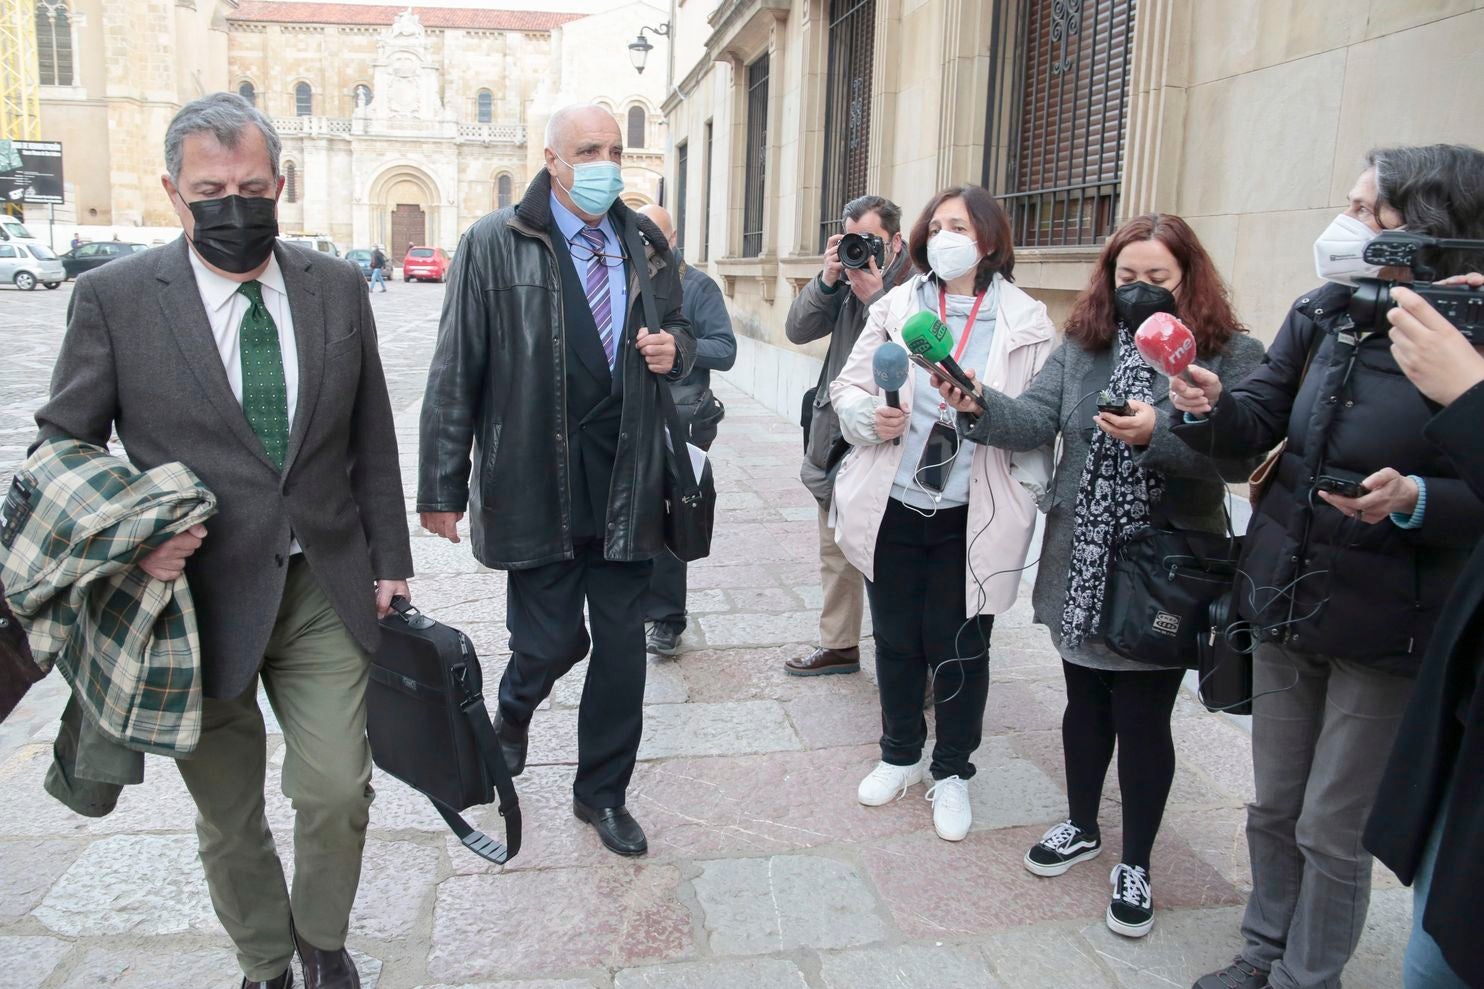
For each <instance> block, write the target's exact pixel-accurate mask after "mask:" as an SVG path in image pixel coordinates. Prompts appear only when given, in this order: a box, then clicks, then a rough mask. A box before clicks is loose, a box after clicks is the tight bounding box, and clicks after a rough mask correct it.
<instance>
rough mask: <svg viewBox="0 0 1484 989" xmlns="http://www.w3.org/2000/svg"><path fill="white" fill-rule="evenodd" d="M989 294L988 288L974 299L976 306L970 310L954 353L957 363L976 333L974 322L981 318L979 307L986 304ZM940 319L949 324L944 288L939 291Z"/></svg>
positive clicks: (946, 296)
mask: <svg viewBox="0 0 1484 989" xmlns="http://www.w3.org/2000/svg"><path fill="white" fill-rule="evenodd" d="M988 294H989V289H987V288H986V289H985V290H984V291H983V292H980V293H979V294H978V295H977V296H975V297H974V305H973V306H972V307H971V308H970V309H969V320H968V322H966V323H964V334H963V336H961V337H959V338H958V349H957V350H955V351H954V352H953V359H954V360H955V361H956V360H958V359H959V358H960V357H962V356H963V355H964V348H965V347H967V346H968V345H969V337H970V336H971V335H972V334H973V332H974V321H975V320H976V319H977V318H978V317H979V307H980V306H981V305H983V304H984V297H985V296H986V295H988ZM938 317H939V318H940V319H942V320H943V322H945V323H947V322H948V290H947V289H943V288H940V289H938Z"/></svg>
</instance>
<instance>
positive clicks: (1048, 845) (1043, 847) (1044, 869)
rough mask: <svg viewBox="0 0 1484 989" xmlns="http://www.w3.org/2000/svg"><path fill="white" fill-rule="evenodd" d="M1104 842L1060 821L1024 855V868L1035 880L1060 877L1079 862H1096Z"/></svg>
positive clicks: (1093, 835)
mask: <svg viewBox="0 0 1484 989" xmlns="http://www.w3.org/2000/svg"><path fill="white" fill-rule="evenodd" d="M1102 850H1103V842H1102V839H1100V838H1099V837H1098V836H1097V835H1095V834H1088V833H1087V832H1086V831H1083V830H1082V829H1081V828H1079V827H1077V825H1075V824H1073V823H1072V822H1071V821H1063V822H1062V823H1061V824H1058V825H1057V826H1056V827H1054V828H1052V829H1051V830H1050V831H1047V832H1046V833H1045V834H1044V835H1042V836H1041V840H1040V841H1038V842H1037V843H1036V844H1035V845H1034V846H1033V847H1032V848H1031V850H1030V851H1028V852H1026V853H1025V867H1026V869H1028V870H1030V871H1031V872H1033V873H1035V874H1036V875H1038V876H1046V877H1048V878H1050V877H1051V876H1059V875H1061V874H1062V873H1063V872H1066V871H1067V870H1068V869H1070V868H1071V867H1072V866H1074V865H1076V864H1077V863H1078V862H1084V861H1086V860H1087V859H1090V858H1097V856H1098V853H1100V852H1101V851H1102Z"/></svg>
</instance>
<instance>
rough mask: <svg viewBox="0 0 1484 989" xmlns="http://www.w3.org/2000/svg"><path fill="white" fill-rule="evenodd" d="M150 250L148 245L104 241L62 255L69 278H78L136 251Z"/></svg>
mask: <svg viewBox="0 0 1484 989" xmlns="http://www.w3.org/2000/svg"><path fill="white" fill-rule="evenodd" d="M147 250H149V245H148V244H127V243H120V242H119V241H109V240H103V241H98V242H97V243H96V244H83V245H81V246H80V247H74V248H73V249H72V250H70V251H66V252H64V253H63V254H62V267H63V268H65V269H67V277H68V278H76V277H77V276H78V275H80V274H82V273H83V272H84V271H92V270H93V269H94V268H97V267H100V266H101V265H105V264H107V263H108V262H110V261H116V260H118V259H119V258H121V257H124V256H126V255H129V254H133V253H135V252H136V251H147Z"/></svg>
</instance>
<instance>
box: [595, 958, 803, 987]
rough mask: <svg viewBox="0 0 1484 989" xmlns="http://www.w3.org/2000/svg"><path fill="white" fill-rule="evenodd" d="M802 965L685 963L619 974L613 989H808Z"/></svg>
mask: <svg viewBox="0 0 1484 989" xmlns="http://www.w3.org/2000/svg"><path fill="white" fill-rule="evenodd" d="M808 985H809V983H808V982H807V981H806V980H805V978H804V973H803V972H802V971H800V970H799V966H797V965H795V964H794V963H793V962H791V961H786V960H784V959H772V958H756V959H747V960H743V961H715V962H684V963H682V964H679V965H666V966H663V967H660V968H631V969H627V970H625V971H622V972H619V973H618V975H617V976H616V977H615V978H614V980H613V989H740V987H743V986H746V987H747V989H808Z"/></svg>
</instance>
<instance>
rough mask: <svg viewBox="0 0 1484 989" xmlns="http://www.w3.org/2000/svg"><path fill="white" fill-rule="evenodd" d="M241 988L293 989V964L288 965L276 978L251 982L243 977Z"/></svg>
mask: <svg viewBox="0 0 1484 989" xmlns="http://www.w3.org/2000/svg"><path fill="white" fill-rule="evenodd" d="M242 989H294V966H292V965H290V966H289V967H288V968H286V969H284V970H283V974H282V975H280V976H279V977H278V978H276V979H269V980H268V981H267V982H252V981H250V980H248V979H247V978H245V977H244V978H243V980H242Z"/></svg>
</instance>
